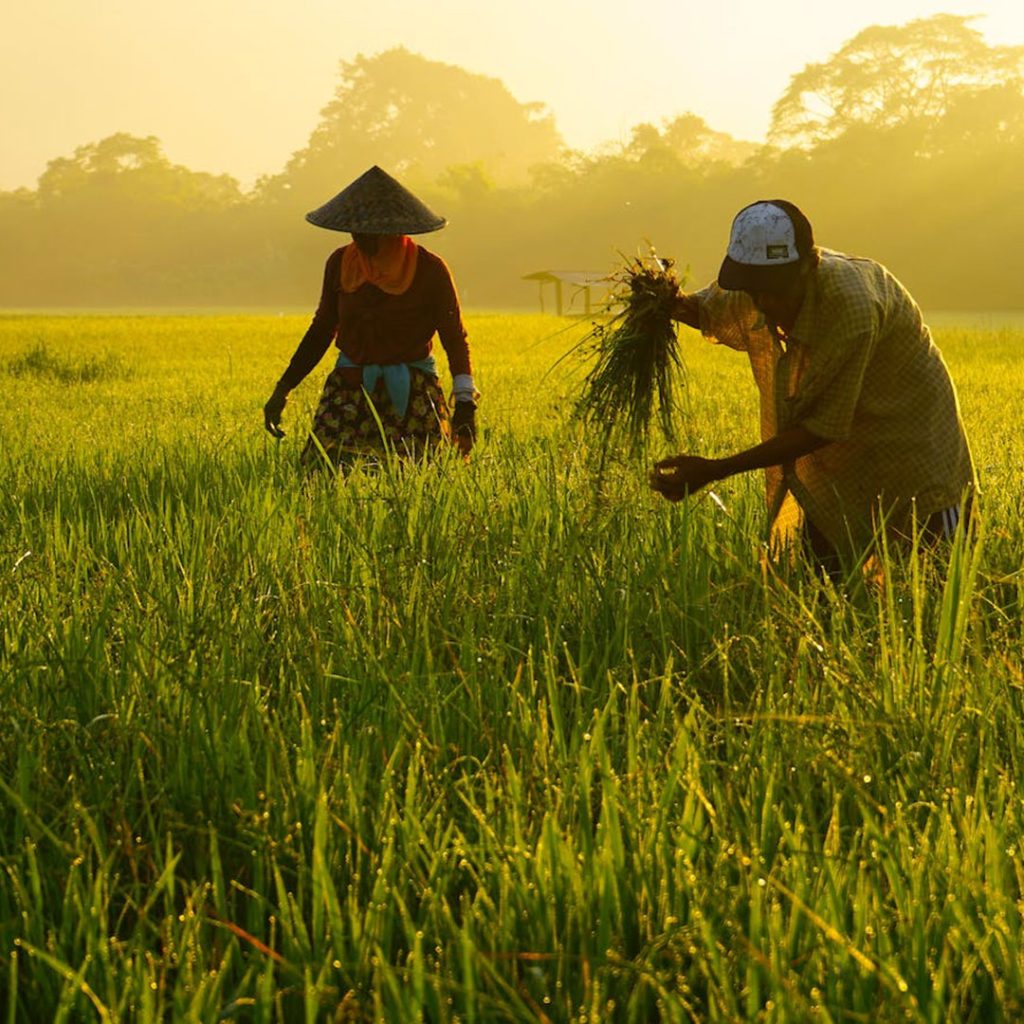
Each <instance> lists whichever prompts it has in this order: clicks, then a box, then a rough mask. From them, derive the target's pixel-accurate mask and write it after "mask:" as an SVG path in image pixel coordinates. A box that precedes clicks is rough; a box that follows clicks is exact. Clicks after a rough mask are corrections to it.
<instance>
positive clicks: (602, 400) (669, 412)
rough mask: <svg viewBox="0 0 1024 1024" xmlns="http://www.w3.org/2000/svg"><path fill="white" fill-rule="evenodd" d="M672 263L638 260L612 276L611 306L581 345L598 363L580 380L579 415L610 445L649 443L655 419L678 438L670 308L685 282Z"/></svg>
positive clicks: (678, 371)
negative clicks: (608, 316)
mask: <svg viewBox="0 0 1024 1024" xmlns="http://www.w3.org/2000/svg"><path fill="white" fill-rule="evenodd" d="M672 265H673V263H672V260H668V259H658V258H657V257H655V256H653V255H652V256H651V257H650V258H648V259H646V260H645V259H642V258H640V257H637V258H635V259H631V260H629V261H627V262H626V264H625V266H624V267H623V268H622V269H621V270H619V271H618V272H616V273H615V274H614V275H612V281H613V282H614V283H613V286H612V290H611V301H610V302H609V307H610V308H613V309H614V308H618V307H621V308H619V311H618V312H617V313H615V314H614V315H612V316H611V317H610V318H609V319H607V320H604V321H601V322H597V323H595V324H594V325H593V326H592V328H591V330H590V331H589V332H588V333H587V335H586V336H585V337H584V338H583V339H582V341H581V342H580V343H579V345H578V346H577V348H576V351H578V352H579V353H580V354H581V355H583V356H586V357H592V358H593V359H594V364H593V366H592V368H591V369H590V372H589V373H588V374H587V376H586V378H585V380H584V382H583V394H582V395H581V396H580V398H579V400H578V401H577V402H576V405H575V409H574V415H575V416H576V417H577V418H578V419H579V420H581V421H582V422H583V424H584V425H585V426H587V427H591V428H594V429H596V430H601V431H604V432H605V438H606V441H607V442H608V443H611V442H612V441H619V442H625V443H626V444H627V445H628V446H630V447H635V448H646V447H647V443H648V441H649V439H650V436H651V431H652V427H653V425H654V424H655V423H656V422H657V423H658V424H659V425H660V427H661V429H662V431H663V433H664V435H665V438H666V439H667V440H669V441H672V440H674V439H675V433H676V428H675V421H676V413H677V401H678V394H679V386H680V384H681V383H682V374H683V364H682V360H681V358H680V352H679V344H678V339H677V336H676V323H675V321H674V320H673V319H672V307H673V305H674V303H675V300H676V298H677V297H678V295H679V286H680V281H679V279H678V277H677V276H676V275H675V273H674V272H673V270H672Z"/></svg>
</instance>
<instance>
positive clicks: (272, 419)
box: [263, 387, 288, 437]
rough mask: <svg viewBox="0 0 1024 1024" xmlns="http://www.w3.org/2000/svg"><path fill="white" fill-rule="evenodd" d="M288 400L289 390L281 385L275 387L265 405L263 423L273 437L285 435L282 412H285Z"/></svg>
mask: <svg viewBox="0 0 1024 1024" xmlns="http://www.w3.org/2000/svg"><path fill="white" fill-rule="evenodd" d="M287 401H288V392H287V391H284V390H283V389H282V388H280V387H276V388H274V393H273V394H272V395H271V396H270V397H269V398H268V399H267V402H266V405H264V406H263V425H264V426H265V427H266V428H267V431H268V432H269V433H270V435H271V436H272V437H284V431H283V430H282V429H281V414H282V413H283V412H284V407H285V403H287Z"/></svg>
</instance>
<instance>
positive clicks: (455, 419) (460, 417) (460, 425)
mask: <svg viewBox="0 0 1024 1024" xmlns="http://www.w3.org/2000/svg"><path fill="white" fill-rule="evenodd" d="M452 439H453V440H454V441H455V443H456V445H458V448H459V451H460V452H462V454H463V455H468V454H469V453H470V452H471V451H472V450H473V442H474V441H476V403H475V402H456V403H455V409H454V410H453V411H452Z"/></svg>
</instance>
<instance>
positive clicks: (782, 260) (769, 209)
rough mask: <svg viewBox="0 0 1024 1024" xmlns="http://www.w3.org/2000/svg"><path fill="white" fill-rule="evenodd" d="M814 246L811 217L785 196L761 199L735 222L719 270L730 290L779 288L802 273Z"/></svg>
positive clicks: (737, 217) (772, 289)
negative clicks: (804, 263)
mask: <svg viewBox="0 0 1024 1024" xmlns="http://www.w3.org/2000/svg"><path fill="white" fill-rule="evenodd" d="M813 249H814V233H813V232H812V230H811V224H810V221H809V220H808V219H807V218H806V217H805V216H804V215H803V213H802V212H801V211H800V209H799V208H798V207H796V206H795V205H794V204H793V203H790V202H788V201H787V200H785V199H761V200H759V201H758V202H756V203H751V204H750V205H749V206H745V207H744V208H743V209H742V210H740V212H739V213H738V214H736V217H735V219H734V220H733V222H732V230H731V231H730V233H729V249H728V252H727V253H726V257H725V259H724V260H723V261H722V268H721V270H719V271H718V284H719V287H721V288H725V289H728V290H729V291H751V292H753V291H778V290H781V289H783V288H786V287H787V286H788V285H789V284H790V283H791V282H792V281H793V280H794V278H795V277H796V276H797V275H798V274H799V271H800V263H801V260H803V259H804V258H805V257H807V256H809V255H810V254H811V252H812V250H813Z"/></svg>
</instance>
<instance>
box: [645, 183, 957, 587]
mask: <svg viewBox="0 0 1024 1024" xmlns="http://www.w3.org/2000/svg"><path fill="white" fill-rule="evenodd" d="M674 315H675V317H676V319H678V320H680V321H682V322H683V323H686V324H689V325H690V326H692V327H696V328H698V329H699V330H701V331H702V332H703V333H704V334H705V335H706V336H707V337H708V338H709V339H710V340H712V341H715V342H718V343H721V344H724V345H727V346H729V347H730V348H734V349H738V350H741V351H745V352H746V353H747V356H748V358H749V359H750V365H751V369H752V370H753V374H754V380H755V382H756V384H757V387H758V390H759V392H760V398H761V438H762V441H761V443H760V444H758V445H756V446H754V447H752V448H748V449H746V450H744V451H741V452H738V453H737V454H735V455H731V456H728V457H726V458H720V459H706V458H701V457H699V456H696V455H677V456H675V457H673V458H669V459H664V460H663V461H661V462H659V463H657V464H656V465H655V467H654V470H653V472H652V474H651V487H652V488H653V489H654V490H656V491H658V492H659V493H661V494H663V495H664V496H665V497H666V498H668V499H669V500H670V501H678V500H680V499H681V498H684V497H686V496H687V495H688V494H692V493H693V492H694V491H697V490H700V489H701V488H702V487H704V486H706V485H707V484H710V483H712V482H714V481H716V480H723V479H725V478H726V477H729V476H733V475H734V474H736V473H742V472H746V471H748V470H754V469H763V470H764V471H765V475H766V478H767V486H768V502H769V508H770V516H771V522H772V526H773V535H774V536H775V538H776V539H777V540H778V539H785V538H786V537H787V536H788V535H790V534H791V533H792V532H793V531H794V530H802V532H803V534H804V536H805V538H806V539H807V541H808V542H809V544H810V546H811V549H812V551H813V552H814V554H815V555H816V556H817V558H818V561H819V562H820V563H821V564H822V565H823V566H825V567H826V568H828V569H829V571H830V572H831V573H832V574H833V575H838V574H839V572H840V565H841V564H842V563H844V562H848V561H850V560H852V561H853V562H856V561H857V560H858V559H859V558H861V557H863V555H864V554H865V553H866V552H867V550H868V549H869V547H870V545H871V543H872V540H873V539H874V538H876V537H877V536H878V531H879V529H880V528H881V527H882V526H883V525H884V528H885V529H886V531H887V532H888V533H889V535H890V536H899V537H910V536H912V534H913V530H914V523H915V518H916V522H917V524H918V528H919V529H920V530H922V531H923V533H924V535H925V536H926V537H929V538H937V537H941V536H947V537H948V536H952V533H953V531H954V530H955V529H956V526H957V523H958V521H959V518H960V515H961V512H962V510H964V509H966V508H968V507H969V501H970V495H971V492H972V490H973V488H974V486H975V475H974V466H973V463H972V460H971V453H970V448H969V446H968V443H967V437H966V434H965V433H964V427H963V422H962V420H961V418H960V409H959V405H958V402H957V397H956V391H955V390H954V388H953V383H952V381H951V380H950V377H949V372H948V370H947V369H946V365H945V363H944V362H943V360H942V356H941V355H940V354H939V351H938V349H937V348H936V347H935V345H934V344H933V343H932V339H931V335H930V334H929V331H928V328H927V327H926V326H925V324H924V323H923V322H922V319H921V312H920V310H919V309H918V307H917V304H916V303H915V302H914V300H913V299H912V298H911V296H910V294H909V293H908V292H907V290H906V289H905V288H904V287H903V285H901V284H900V283H899V281H897V280H896V279H895V278H894V277H893V276H892V274H890V273H889V271H888V270H886V269H885V267H883V266H881V265H880V264H878V263H876V262H874V261H873V260H868V259H861V258H857V257H852V256H845V255H843V254H841V253H837V252H831V251H829V250H827V249H819V248H818V247H817V246H816V245H815V244H814V236H813V232H812V230H811V225H810V223H809V221H808V220H807V218H806V217H805V216H804V215H803V213H802V212H801V211H800V210H799V209H798V208H797V207H796V206H794V205H793V204H792V203H790V202H787V201H786V200H782V199H772V200H762V201H760V202H756V203H752V204H751V205H750V206H747V207H745V208H744V209H742V210H741V211H740V212H739V213H738V214H737V215H736V218H735V220H734V221H733V224H732V231H731V233H730V237H729V249H728V253H727V255H726V257H725V260H724V261H723V263H722V267H721V269H720V271H719V273H718V281H717V283H716V284H712V285H710V286H709V287H707V288H705V289H704V290H703V291H700V292H696V293H693V294H685V295H680V297H679V299H678V302H677V308H676V311H675V314H674Z"/></svg>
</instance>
